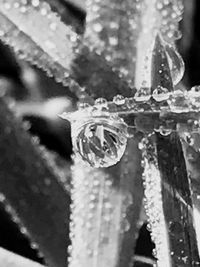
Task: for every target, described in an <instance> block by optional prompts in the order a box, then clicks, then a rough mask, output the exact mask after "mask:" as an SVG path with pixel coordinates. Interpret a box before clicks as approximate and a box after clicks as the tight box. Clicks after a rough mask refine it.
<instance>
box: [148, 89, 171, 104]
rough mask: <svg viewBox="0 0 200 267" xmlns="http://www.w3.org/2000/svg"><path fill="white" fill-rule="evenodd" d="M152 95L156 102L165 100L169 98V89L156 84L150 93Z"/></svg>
mask: <svg viewBox="0 0 200 267" xmlns="http://www.w3.org/2000/svg"><path fill="white" fill-rule="evenodd" d="M152 97H153V98H154V99H155V100H156V101H157V102H161V101H165V100H167V99H168V98H169V91H168V89H167V88H164V87H162V86H160V85H159V86H158V87H157V88H156V89H155V90H154V91H153V94H152Z"/></svg>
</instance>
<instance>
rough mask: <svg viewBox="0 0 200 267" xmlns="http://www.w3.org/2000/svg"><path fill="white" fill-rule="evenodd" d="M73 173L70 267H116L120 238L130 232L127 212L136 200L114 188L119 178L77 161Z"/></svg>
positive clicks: (76, 159)
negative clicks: (133, 200) (116, 179)
mask: <svg viewBox="0 0 200 267" xmlns="http://www.w3.org/2000/svg"><path fill="white" fill-rule="evenodd" d="M72 172H73V180H72V192H71V193H72V201H73V202H72V204H71V210H72V213H71V222H70V230H71V231H70V238H71V241H72V243H71V245H70V246H69V248H68V250H69V254H70V257H69V264H70V267H75V266H84V267H85V266H98V265H99V264H101V265H102V266H114V265H115V263H116V261H117V259H118V257H119V254H120V253H119V249H120V243H119V242H120V237H121V235H123V234H124V233H126V232H127V231H128V230H129V223H128V222H127V219H126V209H127V207H129V206H130V205H131V204H132V197H131V196H130V194H128V193H127V194H124V192H123V194H122V192H121V188H119V190H118V189H117V188H116V187H115V186H114V185H113V183H114V180H113V179H115V178H116V177H113V176H112V175H110V174H109V173H105V172H104V171H103V170H96V169H94V168H90V167H88V166H87V165H86V164H85V163H84V162H82V161H80V160H79V159H78V158H77V157H75V158H74V166H73V169H72ZM120 179H122V180H124V181H126V179H125V177H121V178H120ZM116 204H117V205H116Z"/></svg>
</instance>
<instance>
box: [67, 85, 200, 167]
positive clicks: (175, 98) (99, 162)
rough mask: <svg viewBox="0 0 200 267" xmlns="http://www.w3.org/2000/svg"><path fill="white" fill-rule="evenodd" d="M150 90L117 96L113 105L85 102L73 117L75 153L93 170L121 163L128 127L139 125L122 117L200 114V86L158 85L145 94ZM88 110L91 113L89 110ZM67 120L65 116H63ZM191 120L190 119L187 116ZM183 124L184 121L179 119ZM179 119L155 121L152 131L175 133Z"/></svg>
mask: <svg viewBox="0 0 200 267" xmlns="http://www.w3.org/2000/svg"><path fill="white" fill-rule="evenodd" d="M145 90H147V91H148V92H149V88H141V89H140V91H139V92H140V93H141V94H139V93H138V92H137V93H136V95H135V96H134V97H133V98H125V97H123V96H122V95H116V96H115V97H114V98H113V101H112V102H107V100H106V99H104V98H98V99H96V101H95V104H94V106H90V105H89V104H87V103H82V104H81V106H80V110H79V111H78V112H77V113H75V114H73V115H72V118H71V120H72V139H73V145H74V151H75V152H76V153H77V154H78V155H79V156H80V157H81V158H82V159H83V160H84V161H86V162H88V163H89V164H90V165H91V166H93V167H109V166H112V165H115V164H116V163H117V162H118V161H120V159H121V157H122V156H123V154H124V151H125V149H126V143H127V138H128V137H130V135H129V127H128V126H130V127H132V126H136V128H137V125H135V123H134V121H133V122H132V124H130V125H127V124H126V123H125V122H124V120H123V119H122V118H120V117H119V115H120V114H121V116H122V115H123V114H126V113H127V116H128V114H130V113H138V114H139V113H143V112H150V116H151V114H152V113H154V112H155V113H160V112H165V113H167V112H168V113H169V114H179V113H188V114H189V113H190V112H194V111H195V112H197V111H199V107H200V104H199V103H200V101H199V100H200V87H199V86H195V87H192V89H191V90H190V91H185V92H184V91H181V90H175V91H174V92H169V91H168V89H167V88H164V87H162V86H158V87H157V88H156V89H154V90H153V92H152V94H146V91H145ZM88 110H89V111H88ZM77 117H78V118H79V119H78V120H77ZM64 118H65V117H64ZM188 119H189V117H188ZM180 121H182V118H180ZM178 122H179V119H178V118H177V117H176V120H175V121H174V120H173V119H166V120H165V121H160V122H159V119H158V123H156V122H155V121H153V126H152V127H151V129H152V130H154V131H155V132H159V133H160V134H162V135H163V136H168V135H170V134H171V133H172V131H176V124H177V123H178ZM147 131H148V129H147Z"/></svg>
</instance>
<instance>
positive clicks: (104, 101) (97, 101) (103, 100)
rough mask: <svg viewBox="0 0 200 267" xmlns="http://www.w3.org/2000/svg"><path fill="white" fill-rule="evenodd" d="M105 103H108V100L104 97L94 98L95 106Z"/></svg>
mask: <svg viewBox="0 0 200 267" xmlns="http://www.w3.org/2000/svg"><path fill="white" fill-rule="evenodd" d="M107 104H108V102H107V100H106V99H105V98H102V97H101V98H97V99H96V100H95V105H97V106H101V107H107Z"/></svg>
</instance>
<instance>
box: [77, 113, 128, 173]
mask: <svg viewBox="0 0 200 267" xmlns="http://www.w3.org/2000/svg"><path fill="white" fill-rule="evenodd" d="M72 139H73V144H74V149H75V152H76V153H78V154H79V155H80V156H81V158H82V159H83V160H85V161H86V162H88V163H89V164H90V165H91V166H92V167H96V168H100V167H109V166H112V165H114V164H116V163H117V162H118V161H119V160H120V159H121V157H122V155H123V154H124V151H125V148H126V143H127V125H126V124H125V123H124V122H123V121H122V120H121V119H119V118H115V119H113V118H108V117H103V118H98V117H96V118H92V119H90V120H88V121H87V122H83V124H82V125H80V122H78V123H77V122H75V123H73V124H72Z"/></svg>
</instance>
